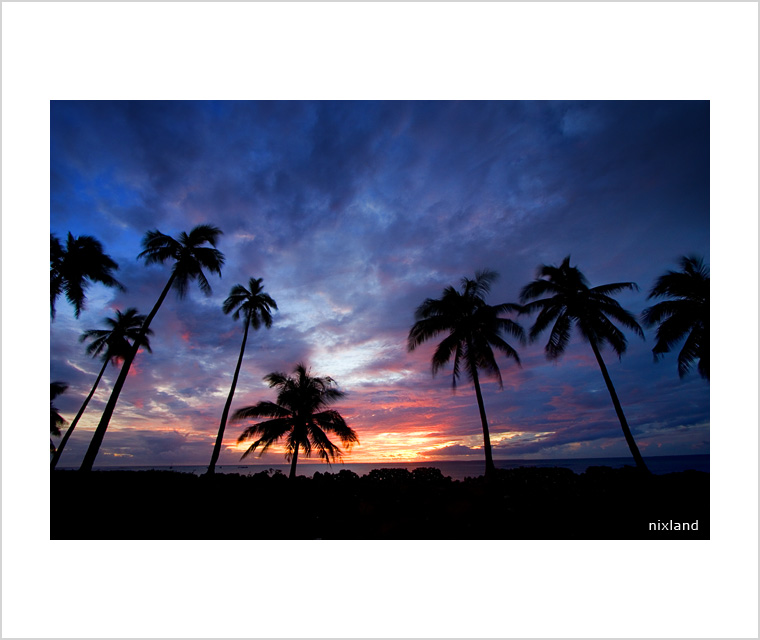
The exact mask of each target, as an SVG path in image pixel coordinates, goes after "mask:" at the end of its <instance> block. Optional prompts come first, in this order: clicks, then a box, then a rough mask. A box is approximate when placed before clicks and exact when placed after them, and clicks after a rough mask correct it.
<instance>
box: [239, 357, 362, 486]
mask: <svg viewBox="0 0 760 640" xmlns="http://www.w3.org/2000/svg"><path fill="white" fill-rule="evenodd" d="M294 373H295V376H286V375H285V374H284V373H277V372H275V373H270V374H269V375H267V376H265V377H264V380H265V381H266V382H267V384H269V387H270V388H277V389H279V391H278V393H277V402H276V403H275V402H266V401H261V402H258V403H257V404H255V405H253V406H251V407H243V408H242V409H238V410H237V411H236V412H235V414H234V415H233V416H232V419H233V420H244V419H246V418H271V420H266V421H265V422H259V423H257V424H252V425H250V426H249V427H247V428H246V429H245V431H243V433H242V434H241V435H240V437H239V438H238V442H239V443H241V442H246V441H248V440H252V439H253V438H257V439H256V440H255V441H254V442H253V443H252V444H251V446H250V447H248V449H247V450H246V451H245V453H244V454H243V455H242V457H241V458H240V459H241V460H242V459H243V458H245V457H246V456H247V455H248V454H250V453H253V452H254V451H256V449H258V448H259V447H261V453H260V454H259V455H260V456H261V455H264V453H265V452H266V451H267V449H269V447H271V446H272V445H273V444H275V443H276V442H277V441H278V440H279V439H280V438H282V437H284V438H285V459H286V460H288V461H290V477H291V478H295V476H296V463H297V461H298V451H299V450H300V449H303V452H304V454H305V455H306V457H307V458H308V457H310V456H311V452H312V448H313V449H316V451H317V453H318V454H319V457H320V458H322V459H323V460H325V461H326V462H327V463H328V464H329V463H330V462H335V461H336V459H338V460H340V459H341V458H342V455H341V450H340V449H339V448H338V447H337V446H335V445H334V444H333V443H332V442H330V440H329V439H328V437H327V433H325V432H329V433H334V434H335V435H337V436H338V437H339V438H340V441H341V443H342V444H343V446H344V447H346V448H347V449H350V448H351V447H352V446H353V445H354V444H356V443H358V442H359V438H358V437H357V435H356V432H355V431H354V430H353V429H351V427H349V426H348V425H347V424H346V421H345V420H344V419H343V417H342V416H341V415H340V414H339V413H338V412H337V411H334V410H332V409H325V407H327V406H328V405H330V404H332V403H333V402H335V401H336V400H339V399H340V398H342V397H344V396H345V393H344V392H343V391H340V390H339V389H336V388H335V386H333V385H335V384H336V383H335V380H333V379H332V378H329V377H326V378H319V377H316V376H311V375H310V374H309V372H308V371H307V370H306V367H305V366H304V365H303V364H302V363H299V364H298V365H296V368H295V369H294Z"/></svg>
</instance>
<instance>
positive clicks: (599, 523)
mask: <svg viewBox="0 0 760 640" xmlns="http://www.w3.org/2000/svg"><path fill="white" fill-rule="evenodd" d="M53 475H54V476H55V477H54V479H53V482H54V483H55V488H56V490H55V491H54V492H51V530H50V535H51V538H52V539H145V540H152V539H193V540H204V539H226V540H238V539H242V540H249V539H253V540H272V539H286V540H300V539H314V538H323V539H340V540H352V539H379V540H386V539H432V540H504V539H516V540H519V539H538V540H542V539H545V540H552V539H562V540H564V539H593V540H599V539H653V538H684V539H709V537H710V502H709V495H710V494H709V488H710V487H709V474H707V473H702V472H696V471H694V472H682V473H671V474H665V475H659V476H658V475H642V474H640V473H638V471H637V470H636V469H635V468H634V467H625V468H623V469H610V468H608V467H592V468H589V469H588V470H587V471H586V472H585V473H582V474H575V473H573V472H572V471H570V470H568V469H563V468H520V469H512V470H502V469H497V470H496V471H495V472H494V473H492V474H491V477H490V478H489V479H488V481H486V479H485V477H478V478H468V479H466V480H463V481H458V480H452V479H451V478H447V477H444V476H442V475H441V473H440V471H439V470H438V469H425V468H422V469H415V470H414V471H413V472H409V471H407V470H406V469H377V470H373V471H372V472H371V473H369V474H368V475H365V476H362V477H359V476H357V475H356V474H355V473H353V472H351V471H348V470H341V471H340V472H339V473H335V474H331V473H315V474H314V477H313V478H307V477H304V476H297V477H296V478H295V479H294V480H288V478H287V477H286V476H285V475H284V474H282V473H279V472H276V473H272V472H267V471H262V472H260V473H257V474H255V475H251V476H242V475H237V474H215V475H213V476H210V475H204V476H195V475H192V474H188V473H176V472H172V471H94V472H92V473H90V474H77V473H76V472H70V471H55V472H54V474H53ZM93 504H94V505H97V509H95V510H93V508H92V505H93ZM212 511H213V512H214V513H217V514H219V517H218V518H213V519H208V518H205V517H203V515H202V514H204V513H209V512H212ZM670 521H673V522H679V523H688V524H689V525H692V524H693V523H698V528H697V530H681V531H677V530H672V529H669V530H657V529H656V527H655V529H654V530H652V529H650V523H657V522H662V523H667V522H670Z"/></svg>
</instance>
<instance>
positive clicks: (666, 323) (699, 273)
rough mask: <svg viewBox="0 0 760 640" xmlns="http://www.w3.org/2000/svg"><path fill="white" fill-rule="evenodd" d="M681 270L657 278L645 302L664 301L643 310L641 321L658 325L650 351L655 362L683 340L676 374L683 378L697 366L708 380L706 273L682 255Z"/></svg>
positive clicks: (699, 264)
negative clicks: (652, 299) (654, 341)
mask: <svg viewBox="0 0 760 640" xmlns="http://www.w3.org/2000/svg"><path fill="white" fill-rule="evenodd" d="M680 263H681V271H668V272H667V273H666V274H665V275H663V276H660V277H659V278H658V279H657V282H655V285H654V287H652V290H651V291H650V292H649V297H648V299H651V298H665V297H668V298H670V300H665V301H663V302H658V303H657V304H656V305H654V306H653V307H649V308H647V309H644V311H643V313H642V314H641V315H642V320H643V321H644V324H646V325H647V326H650V327H651V326H653V325H655V324H658V323H659V325H660V326H659V327H657V333H656V337H657V344H656V345H655V346H654V349H652V352H653V353H654V358H655V360H659V359H660V358H661V357H662V354H664V353H668V352H669V351H670V350H671V349H672V348H673V347H674V346H675V345H676V344H678V343H679V342H681V340H683V339H684V338H686V340H685V341H684V344H683V348H682V349H681V352H680V353H679V354H678V375H679V376H680V377H681V378H683V377H684V376H685V375H686V374H687V373H688V372H689V370H690V369H691V366H692V365H693V364H694V362H696V363H697V371H699V375H701V376H702V377H703V378H705V379H707V380H709V379H710V270H709V268H708V267H706V266H705V265H704V262H703V261H702V259H701V258H698V257H696V256H684V257H683V258H681V261H680Z"/></svg>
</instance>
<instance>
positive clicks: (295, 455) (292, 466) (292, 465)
mask: <svg viewBox="0 0 760 640" xmlns="http://www.w3.org/2000/svg"><path fill="white" fill-rule="evenodd" d="M299 448H300V445H297V446H296V450H295V451H294V452H293V460H292V462H291V463H290V476H289V477H290V479H291V480H292V479H293V478H295V477H296V462H298V449H299Z"/></svg>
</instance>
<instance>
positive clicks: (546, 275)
mask: <svg viewBox="0 0 760 640" xmlns="http://www.w3.org/2000/svg"><path fill="white" fill-rule="evenodd" d="M537 276H538V277H537V279H536V280H534V281H533V282H531V283H530V284H529V285H526V286H525V287H523V290H522V291H521V293H520V301H521V302H526V301H528V300H533V299H535V298H539V297H540V296H544V295H549V296H550V297H546V298H541V299H540V300H535V301H534V302H531V303H529V304H526V305H524V307H523V311H522V313H532V312H534V311H540V313H539V314H538V317H537V318H536V322H535V324H534V325H533V326H532V327H531V329H530V332H529V337H530V339H531V341H534V340H536V339H537V338H538V336H539V334H541V332H543V331H544V330H545V329H546V328H548V327H549V325H551V324H552V323H553V326H552V330H551V334H550V335H549V341H548V342H547V343H546V347H545V351H546V357H547V358H549V359H550V360H556V359H557V358H559V357H560V356H561V355H562V354H563V353H564V351H565V348H566V347H567V344H568V342H569V341H570V330H571V329H572V326H573V324H575V325H576V326H577V327H578V330H579V331H580V334H581V336H582V337H583V339H584V340H586V341H587V342H588V343H589V344H590V345H591V349H592V351H593V352H594V356H595V357H596V361H597V362H598V363H599V368H600V369H601V370H602V377H603V378H604V382H605V384H606V385H607V390H608V391H609V392H610V397H611V398H612V404H613V405H614V407H615V412H616V413H617V416H618V419H619V420H620V426H621V427H622V429H623V434H624V435H625V440H626V442H627V443H628V447H629V448H630V450H631V453H632V454H633V458H634V460H636V466H637V467H638V468H639V469H641V470H643V471H648V469H647V466H646V464H645V463H644V459H643V458H642V457H641V454H640V453H639V449H638V447H637V446H636V441H635V440H634V439H633V434H631V430H630V428H629V427H628V422H627V421H626V419H625V415H624V414H623V408H622V407H621V406H620V400H618V397H617V393H616V392H615V387H614V386H613V385H612V380H611V379H610V376H609V373H608V372H607V367H606V366H605V364H604V360H603V359H602V354H601V353H600V349H601V348H602V347H603V346H604V345H605V344H609V345H610V347H612V350H613V351H614V352H615V353H616V354H617V355H618V357H621V356H622V355H623V353H624V352H625V350H626V346H627V341H626V339H625V336H624V335H623V333H622V331H620V329H618V328H617V327H616V326H615V324H614V323H613V321H615V322H619V323H620V324H622V325H623V326H624V327H626V328H628V329H630V330H631V331H634V332H635V333H637V334H638V335H639V336H641V337H642V338H643V337H644V332H643V331H642V330H641V327H640V326H639V325H638V323H637V322H636V320H635V318H634V317H633V315H632V314H631V313H630V312H628V311H626V310H625V309H623V308H622V307H621V306H620V304H619V303H618V302H617V301H616V300H614V299H613V298H612V297H610V296H612V295H614V294H616V293H619V292H620V291H624V290H627V289H633V290H636V291H638V287H637V286H636V284H635V283H633V282H616V283H614V284H604V285H601V286H598V287H593V288H589V286H588V280H586V277H585V276H584V275H583V274H582V273H581V272H580V271H579V269H578V268H577V267H571V266H570V256H567V257H566V258H565V259H564V260H563V261H562V264H561V265H560V266H559V267H556V266H548V265H542V266H540V267H539V268H538V272H537Z"/></svg>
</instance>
